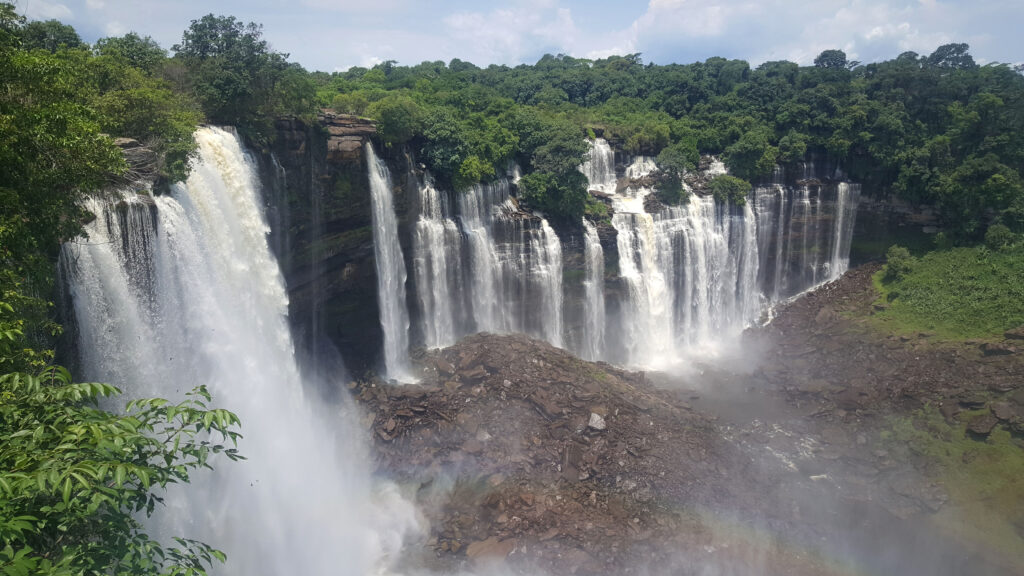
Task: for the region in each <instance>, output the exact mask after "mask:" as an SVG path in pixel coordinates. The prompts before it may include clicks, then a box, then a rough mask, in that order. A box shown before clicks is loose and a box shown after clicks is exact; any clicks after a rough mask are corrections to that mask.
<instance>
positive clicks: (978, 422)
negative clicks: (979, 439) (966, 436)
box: [967, 414, 999, 436]
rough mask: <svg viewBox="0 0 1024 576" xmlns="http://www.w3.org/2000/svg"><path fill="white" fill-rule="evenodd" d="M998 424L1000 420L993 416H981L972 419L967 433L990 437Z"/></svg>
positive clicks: (968, 424)
mask: <svg viewBox="0 0 1024 576" xmlns="http://www.w3.org/2000/svg"><path fill="white" fill-rule="evenodd" d="M998 423H999V420H998V419H997V418H996V417H995V416H994V415H992V414H979V415H978V416H975V417H974V418H971V420H970V422H968V423H967V431H968V432H972V433H974V434H978V435H981V436H988V435H989V433H990V432H992V429H993V428H995V427H996V424H998Z"/></svg>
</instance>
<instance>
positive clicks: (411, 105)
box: [366, 94, 423, 144]
mask: <svg viewBox="0 0 1024 576" xmlns="http://www.w3.org/2000/svg"><path fill="white" fill-rule="evenodd" d="M366 113H367V114H368V115H369V116H370V117H371V118H373V119H374V120H376V121H377V133H378V134H380V136H381V138H383V139H384V142H386V143H387V144H404V143H406V142H408V141H409V140H412V137H413V136H415V135H416V134H418V133H419V132H420V130H422V127H423V119H422V118H423V112H422V111H421V110H420V107H419V105H418V104H416V102H415V101H414V100H413V99H412V98H410V97H408V96H406V95H404V94H389V95H388V96H387V97H385V98H384V99H382V100H379V101H377V102H374V103H373V104H371V105H370V106H369V107H368V108H367V110H366Z"/></svg>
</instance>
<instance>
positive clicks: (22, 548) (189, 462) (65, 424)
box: [0, 368, 241, 576]
mask: <svg viewBox="0 0 1024 576" xmlns="http://www.w3.org/2000/svg"><path fill="white" fill-rule="evenodd" d="M118 393H119V391H118V390H117V389H116V388H114V387H113V386H110V385H107V384H95V383H72V382H71V376H70V374H69V373H68V372H67V371H66V370H64V369H63V368H49V369H47V370H46V371H44V372H43V373H42V374H41V375H40V376H38V377H36V376H31V375H28V374H21V373H10V374H5V375H3V376H0V573H3V574H6V575H10V576H17V575H30V574H67V575H72V574H74V575H78V574H86V575H92V574H95V575H100V574H103V575H108V574H118V575H125V576H128V575H132V576H135V575H171V574H205V573H206V569H207V567H209V566H210V564H211V562H212V561H213V560H214V559H217V560H220V561H224V554H223V553H222V552H220V551H218V550H214V549H212V548H210V547H209V546H207V545H206V544H203V543H201V542H196V541H192V540H186V539H183V538H179V539H176V541H177V544H178V546H176V547H172V548H165V547H163V546H162V545H161V544H160V543H159V542H156V541H153V540H151V539H150V538H149V537H148V536H147V534H146V533H145V532H144V531H143V529H142V525H141V524H140V522H139V520H138V515H139V514H146V515H147V516H148V515H150V514H152V513H153V512H154V510H155V509H156V507H157V505H158V504H160V502H161V498H160V496H159V492H160V490H161V489H163V488H165V487H166V486H168V485H169V484H176V483H184V482H188V481H189V477H190V474H191V472H192V471H194V470H196V469H199V468H209V464H208V461H209V458H210V456H211V455H213V454H223V455H224V456H226V457H227V458H228V459H231V460H237V459H239V458H241V456H240V455H239V454H238V452H237V451H236V449H235V448H234V447H233V445H234V444H235V442H236V441H237V440H238V438H239V434H238V432H237V431H235V427H237V426H238V424H239V422H238V418H237V417H236V416H235V415H234V414H232V413H231V412H228V411H226V410H221V409H213V408H208V407H207V402H209V401H210V395H209V394H208V393H207V391H206V389H205V388H203V387H200V388H197V389H195V390H193V391H192V392H191V393H190V394H189V395H188V397H187V400H186V401H185V402H183V403H180V404H172V403H169V402H167V401H166V400H159V399H151V400H136V401H133V402H130V403H129V404H128V407H127V410H126V412H125V413H124V414H123V415H122V414H114V413H111V412H108V411H105V410H102V409H100V408H98V407H97V405H96V403H97V401H98V400H99V399H100V398H109V397H113V396H115V395H117V394H118ZM215 439H216V440H215ZM223 442H228V443H230V444H231V445H232V447H228V446H226V445H225V444H224V443H223Z"/></svg>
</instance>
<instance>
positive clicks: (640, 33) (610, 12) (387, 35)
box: [8, 0, 1024, 71]
mask: <svg viewBox="0 0 1024 576" xmlns="http://www.w3.org/2000/svg"><path fill="white" fill-rule="evenodd" d="M8 1H11V0H8ZM13 1H14V2H15V4H16V5H17V6H18V8H19V9H20V11H22V12H23V13H25V14H26V15H28V16H29V17H30V18H34V19H47V18H57V19H59V20H62V21H64V22H66V23H69V24H72V25H73V26H75V28H77V29H78V31H79V33H80V34H81V35H82V37H83V38H84V39H85V40H87V41H94V40H96V39H97V38H100V37H103V36H109V35H118V34H123V33H125V32H129V31H135V32H138V33H139V34H142V35H149V36H152V37H153V38H155V39H156V40H157V41H159V42H160V43H161V44H162V45H164V46H165V47H169V46H170V45H172V44H174V43H175V42H177V41H178V40H180V38H181V32H182V30H184V29H185V28H186V27H188V24H189V22H190V21H191V20H193V19H196V18H199V17H201V16H202V15H204V14H207V13H210V12H213V13H215V14H225V15H234V16H236V17H238V18H239V19H242V20H245V21H255V22H260V23H262V24H263V25H264V31H265V35H266V38H267V39H268V40H269V41H270V43H271V44H272V45H273V47H274V48H275V49H277V50H280V51H282V52H287V53H290V54H291V56H292V59H293V60H295V61H297V62H300V63H301V64H302V65H304V66H305V67H306V68H309V69H315V70H327V71H332V70H344V69H347V68H348V67H350V66H369V65H373V64H375V63H377V62H381V61H383V60H397V61H399V62H400V63H402V64H417V63H419V62H422V61H424V60H444V61H448V60H451V59H452V58H461V59H463V60H468V61H470V62H474V63H476V64H478V65H487V64H492V63H498V64H519V63H523V62H526V63H533V62H535V61H536V60H537V59H538V58H539V57H540V56H542V55H543V54H545V53H552V54H557V53H564V54H571V55H573V56H580V57H589V58H597V57H602V56H607V55H609V54H628V53H635V52H640V53H642V54H643V60H644V61H645V62H657V63H668V62H679V63H688V62H693V61H696V60H704V59H706V58H708V57H711V56H725V57H728V58H742V59H745V60H747V61H749V62H751V63H752V64H754V65H756V64H759V63H761V62H764V61H766V60H783V59H785V60H793V61H796V62H799V63H802V64H808V63H810V62H811V61H812V60H813V59H814V57H815V56H816V55H817V54H818V53H820V52H821V51H822V50H825V49H829V48H840V49H843V50H845V51H846V53H847V55H848V56H849V57H850V58H851V59H854V60H860V61H863V62H871V61H875V60H883V59H887V58H892V57H895V56H896V55H898V54H899V53H901V52H904V51H906V50H913V51H915V52H919V53H922V54H928V53H930V52H931V51H932V50H934V49H935V47H936V46H939V45H941V44H944V43H948V42H967V43H968V44H970V45H971V52H972V54H973V55H974V56H975V58H976V59H977V60H978V61H979V62H982V63H985V62H1010V63H1018V62H1021V61H1024V34H1021V33H1020V27H1021V25H1022V24H1024V0H888V1H887V0H842V1H841V0H649V1H642V0H637V1H617V2H613V1H610V0H500V1H495V2H482V1H476V2H473V1H469V0H433V1H426V0H13Z"/></svg>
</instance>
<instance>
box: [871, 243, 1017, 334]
mask: <svg viewBox="0 0 1024 576" xmlns="http://www.w3.org/2000/svg"><path fill="white" fill-rule="evenodd" d="M992 228H997V227H996V226H993V227H992ZM990 229H991V228H990ZM990 236H991V235H990ZM876 287H877V288H878V289H879V292H880V293H881V302H882V303H884V304H882V306H883V307H884V310H882V311H880V312H879V313H878V314H876V319H878V321H879V322H881V323H883V325H884V326H886V327H887V328H889V329H892V330H895V331H897V332H905V333H916V332H919V331H928V332H934V333H936V334H937V335H938V336H940V337H943V338H950V339H965V338H991V337H995V336H1000V335H1001V334H1002V333H1003V331H1005V330H1010V329H1012V328H1016V327H1018V326H1021V325H1024V243H1017V244H1016V245H1014V244H1005V243H1002V242H1001V241H1000V243H999V244H997V245H995V248H994V249H993V248H989V247H988V246H985V245H982V246H976V247H959V248H949V249H945V250H935V251H932V252H929V253H927V254H925V255H923V256H922V257H920V258H916V257H913V256H911V254H910V252H909V251H907V249H905V248H902V247H899V246H894V247H892V248H891V249H890V250H889V253H888V263H887V264H886V266H885V268H884V269H883V270H882V271H881V272H880V273H879V275H878V276H877V278H876Z"/></svg>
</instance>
